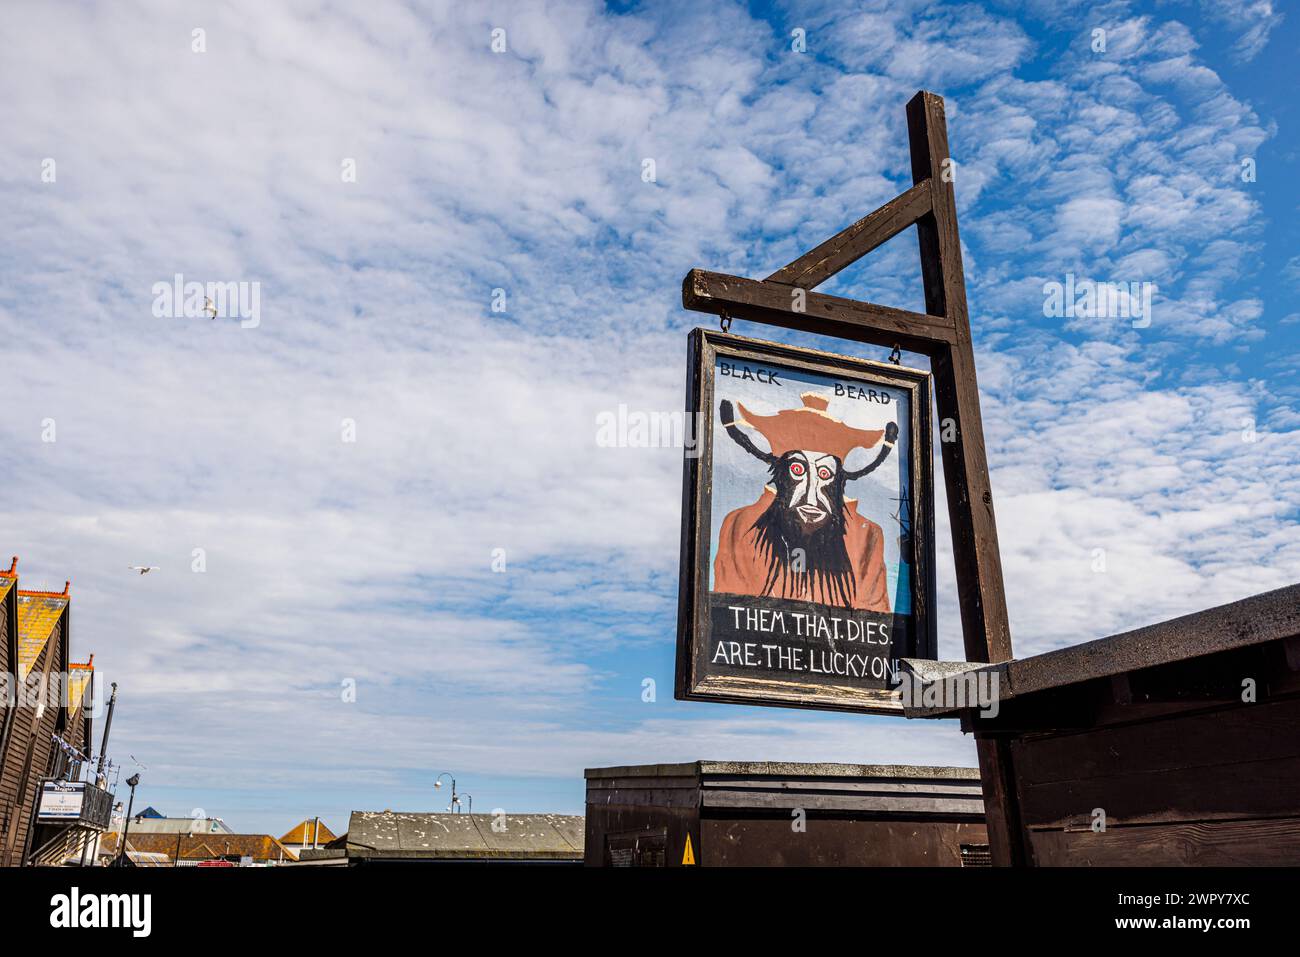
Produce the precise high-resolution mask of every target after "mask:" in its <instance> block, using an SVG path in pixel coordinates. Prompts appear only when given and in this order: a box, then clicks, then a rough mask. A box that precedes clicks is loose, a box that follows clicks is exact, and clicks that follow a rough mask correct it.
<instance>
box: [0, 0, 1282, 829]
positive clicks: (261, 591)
mask: <svg viewBox="0 0 1300 957" xmlns="http://www.w3.org/2000/svg"><path fill="white" fill-rule="evenodd" d="M0 16H2V17H3V20H2V21H0V22H2V23H3V34H2V35H3V42H4V45H5V56H4V57H0V79H3V83H4V86H5V88H6V89H7V90H9V91H10V92H9V95H7V96H6V97H5V98H4V99H3V102H0V125H2V128H3V129H4V130H5V131H6V135H5V137H4V138H3V139H2V140H0V189H2V190H3V194H4V197H3V199H4V201H3V204H2V205H0V208H3V210H4V213H3V216H4V226H5V229H4V230H3V231H2V232H0V244H2V245H3V255H2V256H0V367H2V368H3V369H4V370H5V371H4V380H3V381H4V385H5V404H6V414H5V415H4V416H3V417H0V467H2V468H3V472H4V475H5V480H6V508H5V509H4V511H3V519H2V520H0V549H6V550H7V551H5V552H4V554H6V555H7V554H12V553H16V554H19V555H21V556H22V560H21V564H20V566H19V568H20V572H21V573H22V575H23V582H24V584H25V585H26V586H27V587H41V586H42V585H52V586H55V587H61V585H62V582H63V580H64V579H65V578H70V579H71V580H72V583H73V584H72V588H73V613H72V614H73V642H74V654H75V655H76V656H77V657H78V658H84V656H85V655H86V654H88V653H90V652H94V653H95V655H96V664H97V665H98V666H99V667H100V668H101V669H102V671H103V673H105V674H106V676H107V677H109V678H110V679H113V680H117V681H118V682H120V684H121V699H120V708H119V712H118V716H117V718H116V719H115V722H114V729H113V737H114V740H113V742H112V748H111V750H112V752H113V756H114V757H115V759H117V760H119V761H122V762H123V763H124V765H125V767H126V768H128V769H129V768H131V767H133V765H132V763H131V761H130V760H129V759H128V758H127V755H128V754H132V755H135V756H136V758H137V759H138V760H139V762H140V763H142V764H143V765H144V766H145V768H146V770H145V771H144V772H143V775H142V776H143V781H144V783H143V784H142V786H141V789H140V792H139V795H138V800H139V802H140V803H144V804H153V805H155V806H157V807H159V808H161V809H162V810H164V811H165V812H167V813H170V814H190V813H192V812H193V811H194V810H195V809H198V808H202V809H203V810H204V811H205V812H206V813H208V814H214V815H220V816H223V817H225V818H226V819H227V820H228V821H229V822H230V823H231V824H232V825H234V826H235V827H237V828H238V829H241V830H249V831H269V832H272V833H276V834H279V833H281V832H283V831H285V830H287V829H288V828H289V827H290V826H291V825H293V824H294V823H296V822H297V821H298V820H301V819H302V818H304V817H307V816H311V815H315V814H320V815H322V816H323V817H324V818H325V820H326V821H327V822H328V823H329V824H330V825H331V826H332V827H334V828H335V829H336V830H341V829H342V828H343V827H345V826H346V818H347V812H348V811H349V810H351V809H354V808H355V809H365V810H382V809H384V808H392V809H395V810H431V809H437V808H440V807H442V806H444V805H445V801H446V798H445V791H444V792H438V794H436V795H435V793H434V792H433V791H432V790H431V785H432V781H433V778H434V777H435V776H436V775H437V774H438V772H440V771H443V770H450V771H452V772H454V773H455V774H456V776H457V779H458V782H459V784H460V786H461V789H462V790H464V791H467V792H469V793H471V794H472V795H473V797H474V806H475V809H476V810H478V809H482V810H489V809H492V808H495V807H502V808H505V809H507V810H508V811H510V812H512V813H514V812H525V811H541V810H556V811H579V810H580V809H581V804H582V797H583V785H582V769H583V768H584V767H592V766H601V765H608V764H621V763H641V762H659V761H676V760H694V759H698V758H711V759H735V760H745V759H783V760H840V761H861V762H876V761H890V762H910V763H920V764H924V763H963V764H965V763H973V759H974V754H973V748H972V747H971V744H970V741H969V739H967V738H963V736H962V735H961V734H960V732H959V731H958V730H957V729H956V728H955V727H954V726H953V725H952V724H949V723H933V722H924V723H923V722H911V723H904V722H902V721H901V720H895V719H876V718H862V717H854V716H845V715H824V714H816V713H811V712H807V713H805V712H796V711H790V710H781V709H755V708H740V707H730V706H721V705H707V704H698V703H682V702H675V701H673V700H672V670H673V652H674V629H675V599H676V576H677V544H678V542H677V538H678V513H679V507H680V506H679V501H680V471H681V466H680V451H679V450H676V449H672V448H657V449H642V448H603V447H599V446H598V444H597V442H596V432H597V430H596V422H597V417H598V416H599V415H600V414H601V413H602V412H608V411H610V410H614V409H617V407H618V406H619V405H620V404H625V405H626V406H627V407H628V408H630V409H636V410H643V411H661V412H672V411H675V410H678V409H680V407H681V402H682V398H681V394H682V385H683V381H684V375H685V345H686V333H687V331H688V330H689V329H690V328H692V326H694V325H696V324H697V322H707V320H706V318H705V317H697V316H694V315H690V314H687V313H684V312H683V311H682V309H681V306H680V281H681V278H682V276H683V274H684V273H685V272H686V271H687V270H688V269H690V268H691V267H692V266H702V267H706V268H711V269H716V270H719V271H730V272H735V273H738V274H742V275H749V276H754V277H762V276H765V275H767V274H768V273H770V272H771V271H773V270H774V269H775V268H777V267H778V266H780V265H782V264H783V263H785V262H787V261H788V260H790V259H792V258H794V256H795V255H797V254H798V253H799V252H801V251H803V250H804V249H805V248H807V247H809V246H810V245H812V244H815V243H816V242H819V241H820V240H821V239H823V238H825V237H826V236H827V235H830V234H831V233H833V232H834V231H836V230H837V229H839V228H841V227H842V226H844V225H846V224H848V223H849V222H852V221H853V220H854V219H856V218H858V217H859V216H861V215H862V214H864V213H865V212H867V211H869V210H870V209H872V208H874V207H875V206H877V205H879V204H880V203H882V202H884V201H886V200H888V199H890V198H891V197H892V196H893V195H895V194H896V193H897V192H899V191H900V190H901V189H902V188H904V187H905V186H906V185H907V184H908V183H909V175H908V165H907V155H906V146H905V142H906V141H905V137H904V116H903V107H904V104H905V103H906V102H907V100H908V99H909V98H910V97H911V96H912V95H913V94H914V93H915V92H916V90H918V89H921V88H925V89H929V90H932V91H934V92H936V93H940V94H942V95H943V96H944V97H945V98H946V101H947V111H948V118H949V134H950V139H951V143H952V148H953V155H954V159H955V160H956V161H957V164H958V165H957V178H956V192H957V197H958V203H959V207H960V215H961V221H962V238H963V241H964V245H965V249H964V255H965V266H966V276H967V283H968V298H969V301H970V307H971V315H972V324H973V326H974V329H975V336H976V349H977V362H978V367H979V380H980V386H981V390H982V397H983V403H984V418H985V426H986V431H987V437H988V441H989V459H990V463H991V466H992V470H993V474H992V481H993V487H994V491H995V495H996V502H997V509H998V519H999V531H1000V534H1001V539H1002V549H1003V563H1004V567H1005V570H1006V579H1007V587H1008V603H1009V607H1010V612H1011V618H1012V636H1013V642H1014V645H1015V648H1016V651H1017V654H1018V655H1024V654H1029V653H1035V652H1041V651H1044V650H1048V649H1050V648H1054V647H1060V646H1063V645H1066V644H1070V643H1074V642H1078V641H1083V640H1088V639H1091V638H1095V637H1100V636H1103V635H1106V634H1111V633H1114V632H1116V631H1119V630H1123V629H1125V628H1129V627H1133V626H1136V625H1140V624H1143V623H1147V622H1150V621H1153V620H1157V619H1160V618H1164V617H1169V616H1172V615H1176V614H1180V613H1184V612H1188V611H1193V610H1196V609H1198V608H1203V607H1207V606H1210V605H1214V604H1219V603H1222V602H1225V601H1230V600H1233V599H1236V598H1240V597H1243V596H1245V595H1248V594H1252V593H1255V592H1259V591H1264V590H1267V589H1269V588H1274V587H1278V586H1281V585H1283V584H1288V583H1291V582H1294V581H1295V580H1296V577H1297V571H1296V570H1297V568H1298V567H1300V526H1298V524H1297V517H1298V516H1297V513H1298V510H1300V478H1298V477H1297V475H1298V472H1297V465H1298V464H1300V412H1297V399H1298V398H1300V378H1298V373H1300V256H1298V255H1297V254H1298V253H1300V242H1298V241H1297V240H1298V239H1300V227H1298V226H1297V225H1296V222H1297V217H1296V212H1297V207H1298V206H1300V186H1298V185H1297V183H1300V168H1298V167H1300V157H1298V156H1297V148H1298V147H1300V141H1298V140H1297V137H1296V133H1295V130H1296V129H1297V119H1298V118H1297V116H1296V110H1297V106H1296V103H1295V96H1294V89H1295V87H1296V76H1295V65H1294V64H1295V54H1296V49H1297V37H1298V36H1300V34H1298V33H1297V30H1298V29H1300V26H1298V25H1297V22H1296V16H1295V14H1294V13H1287V12H1286V11H1285V10H1284V9H1283V8H1282V7H1281V6H1278V5H1273V4H1270V3H1268V2H1266V0H1264V2H1241V3H1232V2H1229V3H1173V2H1168V3H1154V4H1136V3H1134V4H1130V3H1107V4H1089V3H1050V4H1048V3H1028V4H1013V3H992V4H987V5H983V6H981V5H978V4H922V3H906V2H902V3H900V2H891V3H873V2H866V3H863V2H858V3H826V4H789V5H759V4H754V5H743V4H705V3H680V4H673V3H664V4H644V5H642V4H618V5H614V6H610V7H603V6H601V5H599V4H594V3H581V2H569V3H552V4H529V5H522V4H512V5H504V4H491V3H487V4H476V5H473V8H472V9H465V5H463V4H453V3H431V4H426V3H417V4H398V3H389V2H375V3H370V4H365V5H360V6H358V5H356V4H332V3H323V2H310V3H308V2H290V3H285V4H276V5H267V4H258V3H252V2H249V3H229V4H223V5H220V6H212V7H208V6H204V7H202V8H200V7H194V8H188V7H182V6H180V5H176V4H170V3H162V2H121V3H115V4H112V5H107V4H75V5H73V4H57V5H52V4H45V3H11V4H7V5H6V7H5V10H4V13H3V14H2V15H0ZM496 28H501V29H504V30H505V38H506V49H505V50H504V52H500V53H494V52H492V50H491V49H490V46H489V44H490V42H491V35H492V31H493V30H494V29H496ZM195 29H202V30H203V31H204V33H203V35H202V36H203V46H204V50H203V51H202V52H197V51H196V50H195V48H194V47H195V42H196V41H195V35H194V33H193V31H194V30H195ZM796 29H801V30H803V31H804V35H805V36H806V41H807V49H806V51H805V52H796V51H794V50H792V49H791V36H792V32H793V31H795V30H796ZM1099 29H1100V30H1104V31H1105V41H1106V42H1105V49H1104V50H1101V51H1094V50H1093V49H1092V47H1093V44H1094V36H1095V35H1094V31H1096V30H1099ZM646 159H653V160H654V169H655V176H654V178H653V181H651V182H647V181H646V180H645V179H644V178H643V175H642V173H643V170H644V169H645V165H644V161H645V160H646ZM48 160H53V161H54V166H53V167H50V166H49V165H48V164H47V161H48ZM1244 160H1253V161H1254V165H1255V169H1256V176H1255V179H1254V181H1252V182H1247V181H1244V180H1243V178H1242V175H1241V173H1242V169H1243V165H1242V164H1243V161H1244ZM349 161H351V163H352V164H353V168H354V169H355V171H356V176H355V181H347V180H346V178H345V177H344V175H342V172H341V171H342V170H343V169H345V167H346V165H347V164H348V163H349ZM47 169H53V170H54V171H55V173H56V175H55V176H54V178H53V181H49V178H48V177H43V175H42V173H43V171H44V170H47ZM177 273H180V274H183V275H184V276H185V277H186V278H187V279H191V280H198V281H203V282H206V281H220V282H227V281H229V282H250V283H251V282H257V283H259V284H260V286H259V289H260V297H261V298H260V322H259V324H258V325H257V326H256V327H255V328H245V327H242V326H241V324H240V323H239V322H237V321H232V320H230V319H226V318H222V319H217V320H208V319H206V318H197V319H196V318H189V319H187V318H159V317H157V316H155V315H154V312H153V309H152V305H153V300H154V293H153V287H154V284H155V283H158V282H170V281H171V279H172V277H173V276H174V275H175V274H177ZM1067 273H1074V274H1075V275H1076V276H1078V277H1081V278H1084V277H1086V278H1091V279H1095V280H1113V281H1124V282H1150V283H1154V284H1156V286H1157V287H1158V293H1157V295H1156V297H1155V300H1154V305H1153V314H1152V322H1151V325H1150V327H1148V328H1143V329H1135V328H1133V327H1132V326H1131V324H1130V323H1128V322H1127V321H1123V320H1107V319H1074V320H1066V319H1059V318H1049V317H1045V316H1044V314H1043V302H1044V288H1045V284H1047V283H1050V282H1061V281H1063V280H1064V278H1065V276H1066V274H1067ZM494 289H500V290H503V292H504V295H505V300H504V302H505V311H504V312H500V311H493V308H492V304H493V290H494ZM823 289H824V291H828V292H834V293H840V294H845V295H856V296H860V297H863V298H868V299H871V300H874V301H877V302H883V303H888V304H891V305H898V306H903V307H910V308H919V307H920V304H921V293H920V286H919V280H918V276H917V263H916V251H915V241H914V239H913V238H912V236H911V234H910V233H908V234H904V235H903V236H900V237H898V238H897V239H895V240H893V241H892V242H890V243H889V244H887V245H886V246H885V247H883V248H882V249H881V250H879V251H877V253H875V254H873V256H872V257H870V258H869V259H868V260H866V261H864V262H862V263H860V264H858V265H856V266H854V267H852V268H850V269H849V270H846V271H845V272H844V273H842V274H841V275H840V276H837V277H836V278H835V280H833V281H832V282H831V283H828V284H827V285H826V286H825V287H823ZM736 331H738V332H742V333H747V334H753V335H760V336H766V337H771V338H780V339H782V340H784V341H791V342H800V343H808V344H811V343H813V342H815V340H813V339H811V338H810V337H806V336H799V335H797V334H793V333H783V332H779V331H776V330H765V329H759V328H756V327H752V326H746V325H745V324H743V323H740V324H738V325H737V328H736ZM818 344H821V345H825V344H826V343H824V342H821V343H818ZM855 354H860V355H865V356H867V357H870V358H882V357H883V351H882V353H881V354H876V353H874V352H872V351H871V350H856V351H855ZM912 358H913V361H916V360H915V357H912ZM46 420H52V421H53V422H54V423H55V426H56V436H57V437H56V440H55V441H53V442H49V441H43V436H44V435H45V433H46V432H47V429H46V427H45V425H44V424H43V423H45V422H46ZM349 421H350V422H351V423H353V424H354V428H355V441H350V442H349V441H344V440H343V435H344V433H345V431H346V429H345V426H344V423H345V422H349ZM938 511H939V514H940V515H941V516H942V515H943V512H944V507H943V503H942V501H940V502H939V509H938ZM939 533H940V539H939V542H940V548H939V557H940V589H941V592H942V594H941V596H940V602H939V614H940V651H941V654H942V655H943V656H944V657H949V658H958V657H961V642H960V636H959V634H958V632H957V631H956V606H955V601H954V595H953V593H952V579H951V561H950V558H949V554H948V550H947V547H946V545H947V538H946V536H947V534H948V529H947V525H946V522H945V521H943V520H942V519H941V521H940V527H939ZM196 548H197V549H203V550H204V551H203V553H204V555H205V556H206V570H205V571H203V572H201V573H198V572H194V571H192V570H191V569H192V561H193V559H192V556H193V554H194V549H196ZM496 549H501V550H503V551H502V552H499V553H497V554H501V555H504V557H505V560H506V567H505V570H504V571H502V572H494V571H493V570H492V555H493V554H494V550H496ZM1099 554H1100V555H1102V556H1104V560H1105V561H1104V567H1105V570H1104V571H1099V570H1096V569H1097V568H1098V559H1097V556H1098V555H1099ZM131 564H152V565H158V566H160V569H159V571H157V572H155V573H153V574H150V575H148V576H144V577H141V576H137V575H133V574H132V573H130V572H129V571H127V566H128V565H131ZM646 678H652V679H654V680H655V681H656V682H657V695H656V698H655V700H654V701H653V702H646V701H643V700H642V688H643V681H644V679H646ZM348 681H353V682H355V687H356V700H355V701H352V702H348V701H344V700H343V698H342V695H341V693H340V691H341V688H342V686H343V683H344V682H348Z"/></svg>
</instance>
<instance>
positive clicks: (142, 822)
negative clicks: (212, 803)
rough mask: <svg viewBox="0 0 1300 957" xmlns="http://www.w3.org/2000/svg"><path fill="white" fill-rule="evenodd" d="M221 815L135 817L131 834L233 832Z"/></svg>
mask: <svg viewBox="0 0 1300 957" xmlns="http://www.w3.org/2000/svg"><path fill="white" fill-rule="evenodd" d="M233 833H235V832H234V831H233V830H231V829H230V826H229V825H227V824H226V822H225V821H223V820H221V818H219V817H146V818H140V817H133V818H131V836H132V837H134V836H135V835H136V834H194V835H203V834H233Z"/></svg>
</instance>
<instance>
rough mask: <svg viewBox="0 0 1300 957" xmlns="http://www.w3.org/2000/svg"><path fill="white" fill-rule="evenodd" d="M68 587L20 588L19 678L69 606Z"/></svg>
mask: <svg viewBox="0 0 1300 957" xmlns="http://www.w3.org/2000/svg"><path fill="white" fill-rule="evenodd" d="M68 601H69V599H68V588H67V586H66V585H65V586H64V588H63V592H62V594H60V593H58V592H49V591H25V590H23V589H19V591H18V680H20V681H21V680H23V679H24V678H26V677H27V673H28V672H29V671H31V670H32V665H33V664H35V663H36V659H37V658H39V657H40V654H41V650H42V649H43V648H44V647H45V643H46V642H47V641H49V640H50V635H51V634H53V632H54V627H55V625H57V624H58V623H59V619H60V618H61V617H62V616H63V612H64V609H66V608H67V607H68Z"/></svg>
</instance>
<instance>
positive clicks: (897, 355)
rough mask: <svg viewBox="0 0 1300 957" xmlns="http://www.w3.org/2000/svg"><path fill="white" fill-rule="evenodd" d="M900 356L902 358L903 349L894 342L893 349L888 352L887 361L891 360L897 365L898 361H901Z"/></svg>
mask: <svg viewBox="0 0 1300 957" xmlns="http://www.w3.org/2000/svg"><path fill="white" fill-rule="evenodd" d="M902 358H903V350H902V349H900V348H899V347H898V343H897V342H895V343H894V351H893V352H891V353H890V354H889V361H890V362H892V363H893V364H894V365H898V364H899V362H901V361H902Z"/></svg>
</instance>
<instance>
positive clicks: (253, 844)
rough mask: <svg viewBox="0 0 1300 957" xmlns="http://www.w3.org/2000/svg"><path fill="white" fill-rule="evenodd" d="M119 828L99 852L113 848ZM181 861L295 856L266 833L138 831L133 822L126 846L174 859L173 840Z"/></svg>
mask: <svg viewBox="0 0 1300 957" xmlns="http://www.w3.org/2000/svg"><path fill="white" fill-rule="evenodd" d="M121 836H122V835H121V832H119V831H111V832H109V833H107V834H105V835H104V838H103V842H102V844H101V852H100V853H107V854H112V853H114V852H115V851H116V850H117V842H118V840H119V839H120V838H121ZM178 841H179V843H180V859H181V860H182V861H207V860H212V859H213V858H217V857H227V856H230V857H251V858H253V860H256V861H279V860H286V861H292V860H296V858H295V857H294V855H293V851H291V850H289V849H288V848H287V847H285V846H284V845H283V844H281V843H280V842H279V841H277V840H276V839H275V838H273V837H272V836H271V835H270V834H141V833H139V832H137V831H136V829H135V825H134V823H133V824H132V826H131V830H130V833H129V835H128V836H127V839H126V844H127V847H128V848H130V849H132V850H135V851H139V852H141V853H144V854H165V855H167V859H168V860H173V859H175V855H176V846H177V842H178Z"/></svg>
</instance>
